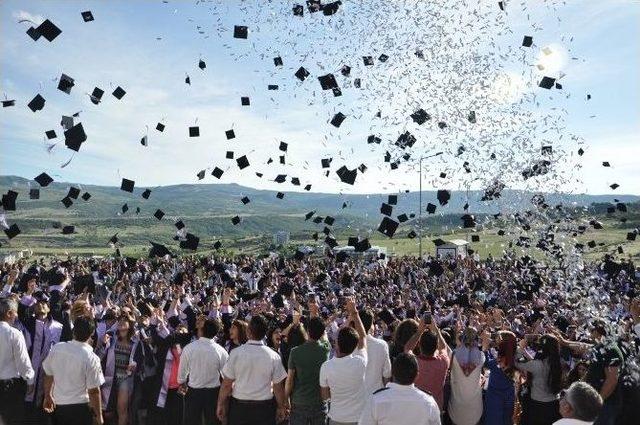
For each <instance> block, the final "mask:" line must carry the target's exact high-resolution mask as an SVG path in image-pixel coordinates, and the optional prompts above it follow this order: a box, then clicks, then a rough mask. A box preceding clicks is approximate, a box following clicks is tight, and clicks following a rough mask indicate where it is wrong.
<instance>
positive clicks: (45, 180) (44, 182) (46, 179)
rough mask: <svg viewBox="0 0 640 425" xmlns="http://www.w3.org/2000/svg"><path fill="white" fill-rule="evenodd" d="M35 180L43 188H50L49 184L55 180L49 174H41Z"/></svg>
mask: <svg viewBox="0 0 640 425" xmlns="http://www.w3.org/2000/svg"><path fill="white" fill-rule="evenodd" d="M34 180H35V181H37V182H38V184H39V185H40V186H42V187H47V186H49V184H51V182H53V179H52V178H51V177H50V176H49V174H47V173H41V174H39V175H38V176H37V177H36V178H34Z"/></svg>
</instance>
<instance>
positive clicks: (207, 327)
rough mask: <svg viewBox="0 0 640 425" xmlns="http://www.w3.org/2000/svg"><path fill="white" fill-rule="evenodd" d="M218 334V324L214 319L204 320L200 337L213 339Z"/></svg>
mask: <svg viewBox="0 0 640 425" xmlns="http://www.w3.org/2000/svg"><path fill="white" fill-rule="evenodd" d="M218 332H220V322H218V321H217V320H215V319H206V320H205V321H204V324H203V325H202V336H203V337H205V338H213V337H215V336H216V335H218Z"/></svg>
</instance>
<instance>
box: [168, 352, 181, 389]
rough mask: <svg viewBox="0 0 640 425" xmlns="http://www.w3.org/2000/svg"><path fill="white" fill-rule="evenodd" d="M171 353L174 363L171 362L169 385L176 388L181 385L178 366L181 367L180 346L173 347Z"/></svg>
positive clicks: (170, 387)
mask: <svg viewBox="0 0 640 425" xmlns="http://www.w3.org/2000/svg"><path fill="white" fill-rule="evenodd" d="M171 355H173V363H171V374H170V375H169V384H168V387H169V389H170V390H175V389H176V388H178V387H179V386H180V384H178V368H179V367H180V348H178V347H171Z"/></svg>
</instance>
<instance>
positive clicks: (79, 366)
mask: <svg viewBox="0 0 640 425" xmlns="http://www.w3.org/2000/svg"><path fill="white" fill-rule="evenodd" d="M42 368H43V369H44V372H45V373H46V374H47V375H49V376H53V399H54V401H55V402H56V404H57V405H61V406H62V405H67V404H81V403H88V402H89V394H88V393H87V390H89V389H91V388H98V387H100V386H101V385H102V384H104V376H103V375H102V366H101V364H100V358H99V357H98V356H97V355H96V354H95V353H94V352H93V350H92V348H91V346H90V345H89V344H87V343H86V342H79V341H75V340H73V341H69V342H59V343H57V344H56V345H54V346H53V348H52V349H51V352H50V353H49V355H48V356H47V358H46V359H45V360H44V362H43V363H42Z"/></svg>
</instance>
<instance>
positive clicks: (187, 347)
mask: <svg viewBox="0 0 640 425" xmlns="http://www.w3.org/2000/svg"><path fill="white" fill-rule="evenodd" d="M341 260H344V261H338V260H337V259H335V258H328V257H327V258H295V259H284V258H282V257H265V258H255V257H248V256H238V257H233V258H225V257H219V256H216V257H214V256H211V257H203V256H200V257H198V256H188V257H179V258H172V257H169V256H166V257H161V258H149V259H144V258H141V259H133V258H122V257H115V258H100V259H86V258H64V259H58V258H46V259H41V260H39V261H37V262H31V261H27V260H20V261H19V262H17V263H14V264H3V265H0V280H1V284H2V293H1V294H0V418H1V419H2V420H4V423H7V424H14V423H37V424H48V423H54V424H60V425H63V424H64V425H67V424H70V425H73V424H91V423H97V424H102V423H108V424H118V425H145V424H146V425H155V424H158V425H165V424H166V425H195V424H198V425H200V424H207V425H209V424H219V423H221V424H229V425H240V424H267V425H268V424H274V425H275V424H281V423H285V424H291V425H299V424H300V425H301V424H305V425H315V424H327V423H328V424H332V425H345V424H363V425H369V424H394V425H396V424H398V425H402V424H425V425H426V424H429V425H431V424H441V423H443V424H455V425H476V424H487V425H494V424H495V425H507V424H522V425H538V424H539V425H543V424H549V425H550V424H554V423H555V424H558V425H580V424H588V423H596V424H607V425H609V424H611V425H613V424H631V423H637V417H638V416H637V415H638V413H640V411H639V409H640V390H639V388H640V386H639V382H640V377H639V373H640V372H639V370H640V369H639V368H638V356H639V354H640V352H639V347H640V298H639V297H638V281H639V280H640V271H639V270H638V269H636V268H635V266H634V265H633V264H632V263H631V262H628V261H626V262H621V263H618V262H615V261H613V259H611V258H605V259H604V260H603V261H602V262H595V263H582V262H579V263H578V262H576V264H574V265H573V266H572V267H567V266H565V267H549V266H546V265H545V264H544V263H541V262H538V261H536V260H534V259H533V258H530V257H527V256H524V257H522V256H516V255H513V254H505V255H504V256H503V257H501V258H491V257H490V258H488V259H485V260H479V259H474V258H457V259H454V258H447V259H436V258H424V259H420V258H415V257H398V258H373V259H368V260H363V259H344V258H343V259H341ZM25 421H26V422H25ZM1 422H2V421H1V420H0V423H1Z"/></svg>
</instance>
